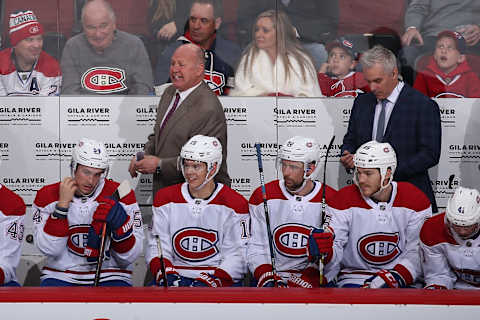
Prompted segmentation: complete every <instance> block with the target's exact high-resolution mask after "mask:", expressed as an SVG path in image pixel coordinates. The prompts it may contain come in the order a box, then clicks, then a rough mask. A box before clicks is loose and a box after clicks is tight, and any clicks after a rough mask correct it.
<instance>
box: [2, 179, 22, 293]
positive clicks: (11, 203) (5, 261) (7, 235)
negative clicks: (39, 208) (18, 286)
mask: <svg viewBox="0 0 480 320" xmlns="http://www.w3.org/2000/svg"><path fill="white" fill-rule="evenodd" d="M25 210H26V207H25V203H24V202H23V200H22V198H20V197H19V196H18V195H17V194H15V193H14V192H13V191H11V190H10V189H8V188H7V187H5V186H4V185H1V184H0V229H1V233H0V268H1V271H0V278H1V277H2V276H1V273H2V272H3V282H2V281H0V285H2V284H3V283H7V282H10V281H12V280H13V281H17V277H16V275H15V269H16V268H17V266H18V263H19V261H20V255H21V250H22V248H21V247H22V240H23V233H24V225H23V220H24V218H25ZM17 282H18V281H17Z"/></svg>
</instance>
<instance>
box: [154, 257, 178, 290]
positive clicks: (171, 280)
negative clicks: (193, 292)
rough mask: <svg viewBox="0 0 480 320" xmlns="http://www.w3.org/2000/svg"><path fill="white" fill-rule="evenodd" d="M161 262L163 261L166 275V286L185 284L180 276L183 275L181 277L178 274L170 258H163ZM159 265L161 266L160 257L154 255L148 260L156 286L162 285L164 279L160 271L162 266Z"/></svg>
mask: <svg viewBox="0 0 480 320" xmlns="http://www.w3.org/2000/svg"><path fill="white" fill-rule="evenodd" d="M163 262H164V263H165V275H166V278H167V286H168V287H183V286H185V284H183V283H182V278H183V277H181V276H180V275H179V274H178V272H177V270H175V268H174V267H173V265H172V263H171V262H170V260H168V259H166V258H164V259H163ZM160 266H161V264H160V258H158V257H155V258H153V259H152V261H150V272H151V273H152V275H154V276H155V283H156V284H157V285H158V286H160V287H163V282H164V281H165V280H164V276H163V273H162V268H161V267H160Z"/></svg>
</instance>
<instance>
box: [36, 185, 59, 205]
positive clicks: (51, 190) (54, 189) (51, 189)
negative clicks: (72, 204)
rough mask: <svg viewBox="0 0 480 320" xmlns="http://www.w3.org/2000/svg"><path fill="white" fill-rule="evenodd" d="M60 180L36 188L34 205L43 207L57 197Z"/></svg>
mask: <svg viewBox="0 0 480 320" xmlns="http://www.w3.org/2000/svg"><path fill="white" fill-rule="evenodd" d="M59 191H60V182H57V183H53V184H49V185H47V186H45V187H43V188H42V189H40V190H38V192H37V195H36V196H35V201H33V202H34V203H35V205H36V206H37V207H39V208H44V207H46V206H47V205H49V204H50V203H52V202H55V201H57V200H58V198H59Z"/></svg>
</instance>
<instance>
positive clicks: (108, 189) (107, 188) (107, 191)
mask: <svg viewBox="0 0 480 320" xmlns="http://www.w3.org/2000/svg"><path fill="white" fill-rule="evenodd" d="M119 185H120V183H118V182H116V181H114V180H108V179H105V183H104V185H103V189H102V191H101V192H100V194H99V195H98V197H110V196H111V195H112V194H113V193H114V192H115V190H117V188H118V186H119ZM120 202H121V203H123V204H125V205H130V204H134V203H136V202H137V199H136V198H135V192H134V191H133V190H130V192H129V193H128V194H127V195H126V196H124V197H123V198H121V199H120Z"/></svg>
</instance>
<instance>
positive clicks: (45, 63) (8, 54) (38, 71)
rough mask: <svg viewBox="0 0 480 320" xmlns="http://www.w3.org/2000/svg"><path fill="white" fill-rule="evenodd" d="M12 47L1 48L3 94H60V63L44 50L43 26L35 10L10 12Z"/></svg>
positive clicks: (1, 90) (0, 93)
mask: <svg viewBox="0 0 480 320" xmlns="http://www.w3.org/2000/svg"><path fill="white" fill-rule="evenodd" d="M9 27H10V28H9V31H10V32H9V36H10V43H11V45H12V48H7V49H4V50H2V51H0V96H51V95H58V94H59V92H60V85H61V82H62V73H61V71H60V65H59V63H58V62H57V60H55V59H54V58H53V57H51V56H50V55H48V54H47V53H46V52H45V51H43V50H42V49H43V27H42V25H41V24H40V23H39V22H38V20H37V17H36V16H35V14H34V13H33V12H32V11H30V10H26V11H18V12H16V13H12V14H11V15H10V21H9Z"/></svg>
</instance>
